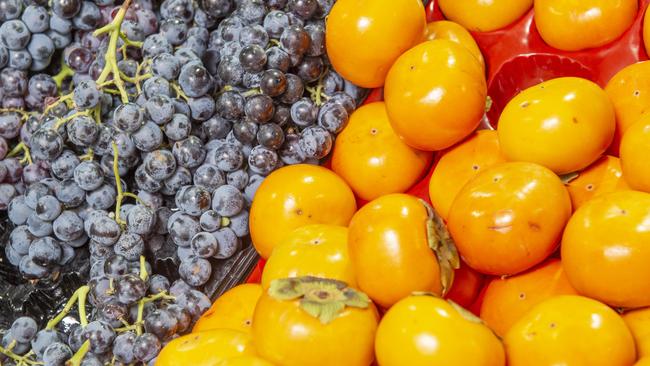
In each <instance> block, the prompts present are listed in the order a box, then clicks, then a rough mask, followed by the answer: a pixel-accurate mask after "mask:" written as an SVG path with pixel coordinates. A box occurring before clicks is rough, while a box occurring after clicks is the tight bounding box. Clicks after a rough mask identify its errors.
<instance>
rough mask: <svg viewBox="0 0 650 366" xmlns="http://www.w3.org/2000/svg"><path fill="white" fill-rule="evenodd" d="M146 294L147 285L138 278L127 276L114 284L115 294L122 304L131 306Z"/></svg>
mask: <svg viewBox="0 0 650 366" xmlns="http://www.w3.org/2000/svg"><path fill="white" fill-rule="evenodd" d="M146 293H147V285H146V284H145V282H144V281H143V280H142V279H140V277H138V276H135V275H132V274H127V275H124V276H121V277H120V278H118V279H117V281H116V282H115V294H116V295H117V299H118V301H119V302H121V303H122V304H125V305H128V304H132V303H134V302H136V301H138V300H140V299H141V298H142V297H144V295H145V294H146Z"/></svg>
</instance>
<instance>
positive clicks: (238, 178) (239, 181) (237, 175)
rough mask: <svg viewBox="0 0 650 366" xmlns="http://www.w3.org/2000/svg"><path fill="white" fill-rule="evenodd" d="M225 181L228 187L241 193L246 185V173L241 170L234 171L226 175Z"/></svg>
mask: <svg viewBox="0 0 650 366" xmlns="http://www.w3.org/2000/svg"><path fill="white" fill-rule="evenodd" d="M226 180H227V182H228V184H229V185H231V186H233V187H235V188H237V189H239V190H240V191H241V190H243V189H244V188H245V187H246V185H247V184H248V173H247V172H246V171H245V170H243V169H240V170H235V171H234V172H230V173H228V176H227V177H226Z"/></svg>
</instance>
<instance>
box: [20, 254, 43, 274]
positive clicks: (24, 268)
mask: <svg viewBox="0 0 650 366" xmlns="http://www.w3.org/2000/svg"><path fill="white" fill-rule="evenodd" d="M18 270H19V271H20V275H21V276H23V277H24V278H26V279H30V280H35V279H39V278H45V277H46V276H47V275H48V274H49V272H50V270H49V269H48V268H47V267H43V266H39V265H38V264H36V263H34V261H32V259H31V258H30V256H29V255H26V256H24V257H23V258H22V259H21V260H20V263H19V264H18Z"/></svg>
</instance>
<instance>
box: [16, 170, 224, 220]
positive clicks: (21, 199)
mask: <svg viewBox="0 0 650 366" xmlns="http://www.w3.org/2000/svg"><path fill="white" fill-rule="evenodd" d="M222 180H223V176H222ZM33 213H34V211H33V209H32V208H31V207H29V206H28V205H27V204H26V203H25V196H22V195H21V196H16V197H14V198H13V199H12V200H11V201H10V202H9V205H8V206H7V214H8V216H9V220H10V221H11V222H12V223H13V224H14V225H23V224H24V223H26V222H27V219H28V218H29V216H30V215H32V214H33Z"/></svg>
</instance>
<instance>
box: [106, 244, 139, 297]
mask: <svg viewBox="0 0 650 366" xmlns="http://www.w3.org/2000/svg"><path fill="white" fill-rule="evenodd" d="M113 249H114V250H115V254H118V255H121V256H123V257H124V258H126V259H127V260H128V261H137V260H139V259H140V256H141V255H142V254H143V253H144V240H143V239H142V237H141V236H140V235H138V234H134V233H130V232H125V233H122V235H121V236H120V238H119V239H118V241H117V243H115V247H114V248H113ZM125 304H126V303H125Z"/></svg>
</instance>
